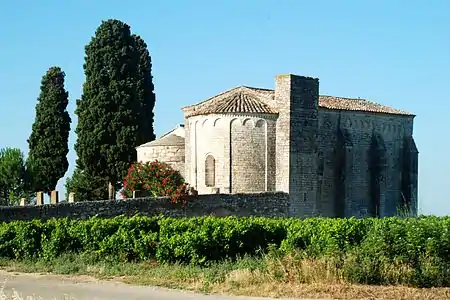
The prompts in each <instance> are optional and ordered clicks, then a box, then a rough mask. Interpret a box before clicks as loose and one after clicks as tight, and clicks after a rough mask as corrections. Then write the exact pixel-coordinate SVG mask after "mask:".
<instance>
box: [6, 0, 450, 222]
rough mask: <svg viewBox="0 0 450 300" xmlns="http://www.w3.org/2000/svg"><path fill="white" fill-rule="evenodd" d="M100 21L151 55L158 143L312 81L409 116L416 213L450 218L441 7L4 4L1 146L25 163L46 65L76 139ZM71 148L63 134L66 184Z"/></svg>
mask: <svg viewBox="0 0 450 300" xmlns="http://www.w3.org/2000/svg"><path fill="white" fill-rule="evenodd" d="M108 18H117V19H120V20H122V21H124V22H126V23H128V24H129V25H130V26H131V28H132V31H133V32H135V33H137V34H139V35H141V36H142V37H143V38H144V40H145V41H146V42H147V44H148V46H149V50H150V52H151V55H152V59H153V76H154V84H155V93H156V97H157V103H156V108H155V114H156V120H155V130H156V134H157V135H158V136H159V135H161V134H162V133H164V132H165V131H168V130H170V129H171V128H172V127H174V126H176V125H177V124H178V123H182V122H183V115H182V112H181V110H180V108H181V107H183V106H185V105H189V104H193V103H195V102H198V101H202V100H204V99H206V98H207V97H210V96H213V95H215V94H217V93H219V92H222V91H224V90H227V89H229V88H232V87H235V86H239V85H249V86H257V87H266V88H273V87H274V76H275V75H277V74H283V73H294V74H298V75H307V76H314V77H319V79H320V92H321V94H328V95H336V96H344V97H361V98H367V99H370V100H374V101H376V102H380V103H382V104H387V105H390V106H394V107H395V108H401V109H404V110H408V111H411V112H413V113H415V114H417V117H416V119H415V132H414V135H415V138H416V142H417V144H418V147H419V151H420V159H419V198H420V199H419V202H420V210H421V211H422V212H423V213H425V214H436V215H450V197H449V186H450V159H449V158H448V156H447V155H448V154H449V152H450V151H449V150H450V135H449V129H450V126H449V120H450V101H449V100H450V97H449V92H448V85H449V84H450V1H448V0H440V1H439V0H429V1H427V2H425V1H414V0H409V1H408V0H403V1H400V0H386V1H384V0H383V1H382V0H341V1H333V0H329V1H325V0H315V1H304V0H277V1H276V0H272V1H266V0H240V1H236V0H227V1H211V0H209V1H206V0H189V1H183V0H177V1H173V0H152V1H149V0H147V1H145V0H143V1H133V0H130V1H118V0H109V1H105V0H91V1H87V0H76V1H75V0H67V1H56V0H53V1H51V0H40V1H24V0H16V1H3V3H1V4H0V23H1V27H0V28H1V40H2V41H1V43H0V44H1V47H0V91H1V93H0V97H1V100H0V101H1V102H0V112H1V117H0V147H19V148H21V149H22V150H23V151H24V152H25V154H26V153H27V150H28V149H27V148H28V144H27V142H26V140H27V138H28V137H29V135H30V132H31V125H32V123H33V121H34V115H35V104H36V98H37V97H38V95H39V86H40V80H41V77H42V76H43V75H44V73H45V72H46V70H47V69H48V68H49V67H50V66H53V65H58V66H60V67H61V68H62V69H63V70H64V71H65V72H66V88H67V89H68V91H69V93H70V104H69V107H68V110H69V112H70V113H71V115H72V119H73V123H72V128H73V129H74V128H75V126H76V123H77V120H76V116H75V115H74V114H73V112H74V109H75V100H76V99H77V98H78V97H79V96H80V94H81V91H82V88H81V87H82V83H83V81H84V74H83V69H82V66H83V62H84V46H85V44H86V43H88V42H89V40H90V38H91V36H92V35H93V34H94V31H95V29H96V27H97V26H98V25H99V24H100V22H101V20H104V19H108ZM74 141H75V134H74V133H73V132H72V133H71V136H70V148H71V151H70V153H69V161H70V163H71V166H70V168H69V171H68V172H67V174H66V176H67V175H70V174H71V173H72V171H73V167H74V161H75V157H76V154H75V152H74V151H73V144H74ZM64 182H65V178H64V179H62V180H60V183H59V185H58V187H59V189H60V191H62V186H63V183H64Z"/></svg>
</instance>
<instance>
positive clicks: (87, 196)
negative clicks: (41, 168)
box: [65, 168, 108, 201]
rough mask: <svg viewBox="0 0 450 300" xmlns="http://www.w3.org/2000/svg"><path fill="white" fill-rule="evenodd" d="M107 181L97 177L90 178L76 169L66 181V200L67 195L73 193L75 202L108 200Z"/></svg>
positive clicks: (87, 174)
mask: <svg viewBox="0 0 450 300" xmlns="http://www.w3.org/2000/svg"><path fill="white" fill-rule="evenodd" d="M107 186H108V181H107V180H106V179H103V178H99V177H92V176H90V175H89V173H87V172H85V171H83V170H81V169H79V168H76V169H75V171H74V172H73V174H72V177H69V178H67V180H66V185H65V187H66V199H68V198H69V193H75V197H76V199H77V201H91V200H105V199H108V190H107Z"/></svg>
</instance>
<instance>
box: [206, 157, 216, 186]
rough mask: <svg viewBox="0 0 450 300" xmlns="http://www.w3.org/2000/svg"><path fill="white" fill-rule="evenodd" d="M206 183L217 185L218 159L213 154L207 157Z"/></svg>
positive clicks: (207, 184)
mask: <svg viewBox="0 0 450 300" xmlns="http://www.w3.org/2000/svg"><path fill="white" fill-rule="evenodd" d="M205 185H206V186H207V187H214V186H215V185H216V160H215V159H214V156H212V155H208V156H207V157H206V159H205Z"/></svg>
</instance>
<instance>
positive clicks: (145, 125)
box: [133, 35, 156, 145]
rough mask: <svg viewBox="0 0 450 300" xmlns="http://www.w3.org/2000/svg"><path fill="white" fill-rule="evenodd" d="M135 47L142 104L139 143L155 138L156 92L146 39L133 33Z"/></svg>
mask: <svg viewBox="0 0 450 300" xmlns="http://www.w3.org/2000/svg"><path fill="white" fill-rule="evenodd" d="M133 38H134V42H135V47H136V50H137V52H138V54H139V64H138V69H137V71H138V86H137V97H138V101H139V102H140V104H141V108H140V110H139V116H138V118H139V120H140V125H139V129H138V131H139V132H138V138H137V145H141V144H144V143H147V142H151V141H153V140H154V139H155V132H154V129H153V123H154V113H153V109H154V107H155V101H156V97H155V93H154V85H153V76H152V59H151V57H150V53H149V51H148V48H147V44H146V43H145V41H144V40H143V39H142V38H141V37H140V36H138V35H133Z"/></svg>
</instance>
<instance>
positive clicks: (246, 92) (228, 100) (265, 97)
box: [183, 86, 413, 117]
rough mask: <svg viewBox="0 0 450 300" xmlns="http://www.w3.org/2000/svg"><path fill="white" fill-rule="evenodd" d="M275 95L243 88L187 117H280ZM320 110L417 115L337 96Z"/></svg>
mask: <svg viewBox="0 0 450 300" xmlns="http://www.w3.org/2000/svg"><path fill="white" fill-rule="evenodd" d="M274 95H275V91H274V90H272V89H262V88H255V87H248V86H241V87H237V88H233V89H231V90H228V91H225V92H223V93H220V94H218V95H216V96H214V97H211V98H209V99H206V100H205V101H203V102H200V103H198V104H195V105H191V106H186V107H184V108H183V111H184V112H185V116H186V117H190V116H195V115H204V114H213V113H239V112H240V113H264V114H276V113H277V111H276V109H275V108H273V107H271V106H269V105H268V104H267V103H270V101H271V100H273V97H274ZM319 107H320V108H325V109H335V110H347V111H363V112H372V113H384V114H395V115H411V116H412V115H413V114H411V113H409V112H406V111H403V110H400V109H395V108H392V107H389V106H385V105H382V104H378V103H375V102H372V101H369V100H365V99H352V98H344V97H334V96H322V95H321V96H319Z"/></svg>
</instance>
